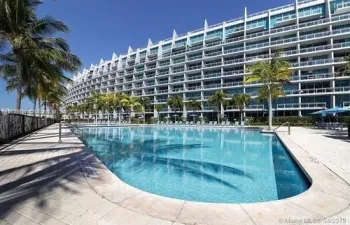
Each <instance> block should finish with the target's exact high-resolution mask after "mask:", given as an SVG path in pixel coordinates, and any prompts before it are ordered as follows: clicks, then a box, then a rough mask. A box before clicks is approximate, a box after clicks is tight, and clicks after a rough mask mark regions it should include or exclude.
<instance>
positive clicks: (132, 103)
mask: <svg viewBox="0 0 350 225" xmlns="http://www.w3.org/2000/svg"><path fill="white" fill-rule="evenodd" d="M121 104H122V106H123V109H124V111H126V112H128V114H129V123H131V117H132V113H133V112H134V110H135V111H138V112H141V111H142V110H140V108H142V105H141V104H140V103H139V102H138V101H137V98H135V96H127V98H125V99H122V100H121Z"/></svg>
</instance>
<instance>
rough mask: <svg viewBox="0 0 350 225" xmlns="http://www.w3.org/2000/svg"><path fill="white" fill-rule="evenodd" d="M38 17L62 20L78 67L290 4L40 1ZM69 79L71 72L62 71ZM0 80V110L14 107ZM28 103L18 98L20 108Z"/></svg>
mask: <svg viewBox="0 0 350 225" xmlns="http://www.w3.org/2000/svg"><path fill="white" fill-rule="evenodd" d="M43 2H44V4H43V5H41V6H40V7H39V8H38V14H39V16H45V15H51V16H53V17H55V18H56V19H59V20H62V21H63V22H65V23H66V24H67V25H68V26H69V28H70V33H69V34H67V35H64V36H63V37H64V38H65V39H67V40H68V42H69V44H70V47H71V51H72V52H73V53H75V54H77V55H78V56H79V57H80V59H81V61H82V62H83V67H82V68H81V70H82V69H83V68H85V67H90V64H91V63H92V64H98V63H99V61H100V59H101V58H102V59H106V60H109V59H111V57H112V54H113V52H115V53H116V54H117V55H120V54H123V53H126V52H127V50H128V47H129V46H131V47H132V48H133V49H136V48H138V47H143V46H146V45H147V41H148V38H150V39H151V40H152V41H153V42H156V41H159V40H163V39H167V38H170V37H172V33H173V30H174V29H175V30H176V32H177V34H183V33H186V32H189V31H191V30H196V29H199V28H202V27H203V26H204V19H207V21H208V24H209V25H212V24H216V23H220V22H222V21H225V20H230V19H234V18H238V17H241V16H243V13H244V7H247V10H248V14H252V13H255V12H260V11H264V10H267V9H269V8H273V7H278V6H282V5H286V4H290V3H293V1H292V0H175V1H168V0H134V1H130V0H43ZM68 76H70V77H72V74H68ZM5 87H6V84H5V83H4V81H3V80H1V79H0V109H2V108H10V109H12V108H14V107H15V97H16V96H15V93H7V92H6V90H5ZM32 107H33V104H32V103H31V102H30V101H29V100H28V99H24V100H23V102H22V108H23V109H31V108H32Z"/></svg>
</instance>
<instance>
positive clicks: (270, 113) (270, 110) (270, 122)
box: [267, 85, 272, 131]
mask: <svg viewBox="0 0 350 225" xmlns="http://www.w3.org/2000/svg"><path fill="white" fill-rule="evenodd" d="M267 88H268V91H269V100H268V105H269V128H268V129H269V130H270V131H271V130H272V96H271V90H270V85H268V86H267Z"/></svg>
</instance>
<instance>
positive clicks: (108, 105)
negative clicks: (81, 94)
mask: <svg viewBox="0 0 350 225" xmlns="http://www.w3.org/2000/svg"><path fill="white" fill-rule="evenodd" d="M113 102H114V94H113V93H107V94H104V95H102V96H101V103H102V104H101V106H102V110H104V112H105V113H107V117H108V118H107V120H108V124H109V115H110V112H111V110H113Z"/></svg>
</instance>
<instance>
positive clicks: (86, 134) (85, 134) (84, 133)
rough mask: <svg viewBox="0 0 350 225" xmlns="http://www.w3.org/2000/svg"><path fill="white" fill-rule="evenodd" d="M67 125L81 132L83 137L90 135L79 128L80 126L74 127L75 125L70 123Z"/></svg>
mask: <svg viewBox="0 0 350 225" xmlns="http://www.w3.org/2000/svg"><path fill="white" fill-rule="evenodd" d="M64 124H65V125H67V126H71V127H72V128H75V129H77V130H78V131H80V132H81V133H83V135H84V136H85V137H86V136H88V133H86V132H85V131H83V130H82V129H81V128H79V127H78V126H76V125H73V124H70V123H64ZM73 133H74V131H73Z"/></svg>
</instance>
